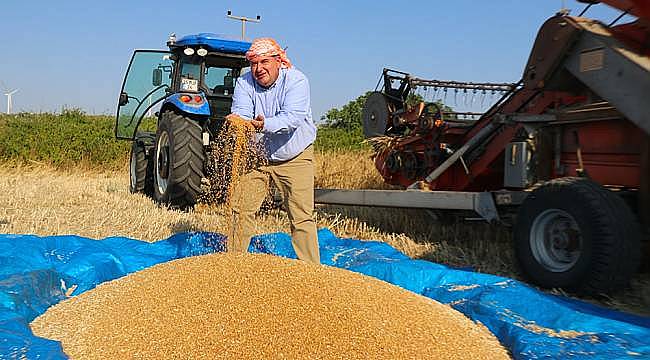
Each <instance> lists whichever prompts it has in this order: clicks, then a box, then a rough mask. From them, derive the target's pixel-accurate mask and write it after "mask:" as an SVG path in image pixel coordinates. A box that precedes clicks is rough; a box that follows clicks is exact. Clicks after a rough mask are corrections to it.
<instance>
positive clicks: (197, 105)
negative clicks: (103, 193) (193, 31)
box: [115, 33, 250, 140]
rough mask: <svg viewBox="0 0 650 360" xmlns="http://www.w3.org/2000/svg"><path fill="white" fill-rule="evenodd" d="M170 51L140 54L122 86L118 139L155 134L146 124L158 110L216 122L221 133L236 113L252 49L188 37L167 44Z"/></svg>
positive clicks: (211, 37)
mask: <svg viewBox="0 0 650 360" xmlns="http://www.w3.org/2000/svg"><path fill="white" fill-rule="evenodd" d="M167 46H168V47H169V51H163V50H136V51H135V52H134V53H133V56H132V58H131V62H130V64H129V68H128V70H127V73H126V77H125V79H124V83H123V85H122V91H121V92H120V98H119V102H118V109H117V119H116V126H115V135H116V137H117V138H118V139H125V140H136V138H137V136H136V135H137V132H138V130H144V131H143V132H146V130H152V129H151V126H147V125H146V124H145V128H144V129H140V125H141V123H142V122H143V120H146V119H145V118H149V117H152V114H153V113H152V111H153V110H161V111H160V112H161V113H162V111H163V110H165V109H167V108H174V109H176V110H178V111H181V112H184V113H187V114H188V115H198V116H202V117H205V118H206V119H209V120H210V124H209V125H210V128H213V129H216V128H218V125H219V124H220V123H221V122H222V121H223V118H224V117H225V116H226V115H227V114H228V113H229V112H230V105H231V103H232V94H233V91H234V88H235V81H236V80H237V77H238V76H239V75H240V74H241V72H242V70H243V69H244V68H245V67H247V66H248V63H247V61H246V59H245V56H244V54H245V52H246V50H248V48H249V47H250V43H248V42H243V41H238V40H228V39H224V38H222V37H219V36H218V35H215V34H210V33H201V34H197V35H188V36H184V37H182V38H180V39H178V40H176V36H175V35H173V34H172V36H170V38H169V40H168V41H167Z"/></svg>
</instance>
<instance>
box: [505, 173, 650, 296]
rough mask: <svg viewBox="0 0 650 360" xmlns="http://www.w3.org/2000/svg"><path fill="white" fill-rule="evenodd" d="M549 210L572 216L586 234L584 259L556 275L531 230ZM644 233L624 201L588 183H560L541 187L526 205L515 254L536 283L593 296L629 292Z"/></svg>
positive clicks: (516, 229)
mask: <svg viewBox="0 0 650 360" xmlns="http://www.w3.org/2000/svg"><path fill="white" fill-rule="evenodd" d="M547 209H560V210H564V211H565V212H567V213H568V214H570V215H571V216H572V217H573V218H574V219H575V221H576V223H577V224H578V227H579V228H580V231H581V233H582V249H581V254H580V257H579V258H578V260H577V261H576V263H575V264H574V265H573V266H572V267H571V268H570V269H568V270H566V271H564V272H552V271H550V270H548V269H546V268H545V267H544V266H543V265H542V264H540V263H539V262H538V261H537V260H536V259H535V257H534V256H533V253H532V249H531V245H530V232H531V226H532V224H533V222H534V220H535V218H536V217H537V216H539V215H540V214H541V213H542V212H543V211H545V210H547ZM640 236H641V232H640V228H639V225H638V223H637V221H636V218H635V216H634V214H633V213H632V211H631V210H630V208H629V207H628V206H627V204H626V203H625V202H624V201H623V199H621V198H620V197H619V196H617V195H615V194H614V193H612V192H611V191H609V190H607V189H605V188H603V187H602V186H600V185H599V184H597V183H595V182H593V181H591V180H588V179H585V178H575V177H569V178H560V179H555V180H552V181H549V182H546V183H544V184H541V185H539V186H537V187H536V188H535V189H534V190H533V191H532V193H531V194H530V195H528V197H527V198H526V200H525V201H524V202H523V204H522V205H521V207H520V209H519V212H518V214H517V221H516V223H515V227H514V241H515V252H516V256H517V260H518V262H519V265H520V268H521V270H522V272H523V273H524V275H525V276H526V277H528V278H529V279H530V280H531V282H533V283H535V284H537V285H539V286H542V287H545V288H563V289H565V290H568V291H571V292H575V293H579V294H587V295H599V294H607V293H612V292H615V291H617V290H621V289H623V288H624V287H625V286H626V285H627V284H628V282H629V279H630V277H631V276H632V275H633V274H634V273H635V271H636V270H637V268H638V266H639V262H640V247H641V243H640Z"/></svg>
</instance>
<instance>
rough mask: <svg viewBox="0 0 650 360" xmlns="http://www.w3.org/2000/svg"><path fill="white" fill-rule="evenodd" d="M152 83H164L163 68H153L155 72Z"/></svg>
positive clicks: (157, 84) (155, 84) (158, 84)
mask: <svg viewBox="0 0 650 360" xmlns="http://www.w3.org/2000/svg"><path fill="white" fill-rule="evenodd" d="M151 83H152V84H153V86H160V84H162V70H161V69H153V74H152V76H151Z"/></svg>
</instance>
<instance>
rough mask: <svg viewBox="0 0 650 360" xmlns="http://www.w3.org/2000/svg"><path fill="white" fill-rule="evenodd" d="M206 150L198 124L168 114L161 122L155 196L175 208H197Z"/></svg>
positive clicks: (159, 125)
mask: <svg viewBox="0 0 650 360" xmlns="http://www.w3.org/2000/svg"><path fill="white" fill-rule="evenodd" d="M205 158H206V155H205V151H204V149H203V140H202V129H201V125H200V124H199V123H198V121H196V120H194V119H191V118H189V117H187V116H185V115H182V114H179V113H177V112H175V111H169V110H168V111H165V112H164V113H163V114H162V116H161V118H160V121H159V122H158V131H157V132H156V143H155V145H154V159H153V162H154V195H155V198H156V200H157V201H158V202H159V203H162V204H166V205H169V206H172V207H178V208H188V207H192V206H194V204H196V201H197V199H198V197H199V195H200V194H201V179H202V178H203V177H204V172H205V170H204V163H205Z"/></svg>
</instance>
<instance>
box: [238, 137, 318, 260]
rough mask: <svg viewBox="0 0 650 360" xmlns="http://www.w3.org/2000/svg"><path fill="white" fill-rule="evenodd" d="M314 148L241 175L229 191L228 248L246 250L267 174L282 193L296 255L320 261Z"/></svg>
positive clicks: (264, 195)
mask: <svg viewBox="0 0 650 360" xmlns="http://www.w3.org/2000/svg"><path fill="white" fill-rule="evenodd" d="M313 160H314V149H313V146H312V145H310V146H309V147H307V148H306V149H305V150H304V151H303V152H302V153H301V154H300V155H298V156H297V157H295V158H293V159H291V160H289V161H286V162H282V163H277V164H269V165H264V166H261V167H259V168H258V169H255V170H253V171H251V172H249V173H247V174H245V175H243V176H242V178H241V180H240V181H239V184H237V185H236V187H235V191H234V192H233V195H232V197H233V198H232V201H231V207H232V212H233V214H232V223H231V231H230V234H229V237H228V239H229V240H228V251H234V252H246V251H247V250H248V246H249V244H250V241H251V237H252V236H253V235H254V234H255V233H256V223H255V213H256V212H257V210H258V209H259V208H260V206H261V205H262V202H263V201H264V198H265V197H266V195H267V193H268V184H269V177H270V178H272V179H273V181H274V182H275V184H276V186H277V187H278V188H279V190H280V192H281V193H282V198H283V200H284V205H285V208H286V210H287V212H288V215H289V221H290V223H291V243H292V245H293V248H294V250H295V251H296V254H297V255H298V258H299V259H301V260H304V261H310V262H313V263H320V253H319V250H318V238H317V235H316V223H315V222H314V219H313V217H312V212H313V211H314V162H313Z"/></svg>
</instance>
